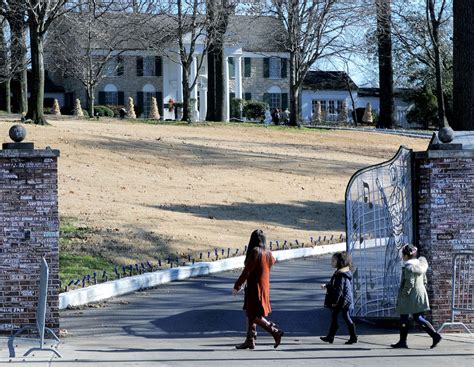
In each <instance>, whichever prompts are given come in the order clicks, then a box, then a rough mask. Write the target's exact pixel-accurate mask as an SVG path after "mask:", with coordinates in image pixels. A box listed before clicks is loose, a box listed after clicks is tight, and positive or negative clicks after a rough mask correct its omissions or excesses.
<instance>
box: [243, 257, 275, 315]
mask: <svg viewBox="0 0 474 367" xmlns="http://www.w3.org/2000/svg"><path fill="white" fill-rule="evenodd" d="M275 261H276V260H275V258H274V257H273V255H272V253H271V252H270V251H259V249H255V250H253V251H252V254H251V255H250V257H249V260H248V263H247V264H246V265H245V268H244V270H242V274H240V277H239V279H237V281H236V282H235V284H234V289H236V290H239V289H240V287H242V284H244V282H245V281H247V287H246V291H245V299H244V310H246V311H247V317H248V318H249V319H250V320H253V319H254V318H256V317H259V316H267V315H268V314H269V313H270V312H272V308H271V306H270V268H271V267H272V265H273V264H274V263H275Z"/></svg>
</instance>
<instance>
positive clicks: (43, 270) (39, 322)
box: [8, 257, 61, 358]
mask: <svg viewBox="0 0 474 367" xmlns="http://www.w3.org/2000/svg"><path fill="white" fill-rule="evenodd" d="M48 279H49V267H48V263H47V262H46V259H45V258H44V257H43V258H42V259H41V265H40V286H39V297H38V308H37V310H36V325H25V326H23V327H22V328H21V329H19V330H18V331H17V332H15V334H13V335H12V336H11V337H10V338H9V339H8V349H9V351H10V357H11V358H13V357H15V348H14V346H13V341H14V339H15V337H17V336H18V335H20V334H21V333H22V332H24V331H26V330H34V331H36V332H37V333H38V335H39V348H30V349H29V350H28V351H26V353H25V354H24V355H23V356H24V357H26V356H27V355H28V354H30V353H31V352H33V351H35V350H46V351H51V352H53V353H54V354H56V355H57V356H58V357H61V354H59V352H58V351H57V350H56V349H54V348H44V334H45V331H47V332H49V333H50V334H51V336H52V337H53V338H54V339H55V340H56V341H57V342H58V343H59V342H60V340H59V338H58V337H57V336H56V334H55V333H54V331H53V330H51V329H50V328H48V327H46V322H45V321H46V307H47V303H46V301H47V298H48Z"/></svg>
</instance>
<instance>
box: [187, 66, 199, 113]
mask: <svg viewBox="0 0 474 367" xmlns="http://www.w3.org/2000/svg"><path fill="white" fill-rule="evenodd" d="M189 74H190V75H189V84H192V83H193V82H194V79H196V75H197V58H196V57H193V62H192V63H191V72H190V73H189ZM198 82H199V80H198V81H196V84H195V85H194V88H193V89H192V90H191V95H190V97H191V98H193V99H194V101H195V102H194V107H193V109H192V110H191V111H190V112H191V114H192V117H193V119H194V120H196V119H197V118H198V117H197V110H198V105H197V95H198Z"/></svg>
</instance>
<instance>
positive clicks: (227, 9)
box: [206, 0, 235, 121]
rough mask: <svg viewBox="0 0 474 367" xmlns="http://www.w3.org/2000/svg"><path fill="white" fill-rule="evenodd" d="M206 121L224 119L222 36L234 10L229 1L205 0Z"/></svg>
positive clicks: (232, 3) (233, 4)
mask: <svg viewBox="0 0 474 367" xmlns="http://www.w3.org/2000/svg"><path fill="white" fill-rule="evenodd" d="M206 6H207V8H206V10H207V13H206V21H207V35H208V42H209V45H208V49H207V76H208V79H207V82H208V88H207V106H208V108H207V116H206V120H207V121H222V120H223V119H224V96H225V93H224V78H223V75H224V35H225V33H226V30H227V25H228V22H229V16H230V15H231V14H232V13H233V12H234V10H235V3H234V2H232V1H230V0H207V1H206Z"/></svg>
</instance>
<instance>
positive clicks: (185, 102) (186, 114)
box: [181, 65, 191, 121]
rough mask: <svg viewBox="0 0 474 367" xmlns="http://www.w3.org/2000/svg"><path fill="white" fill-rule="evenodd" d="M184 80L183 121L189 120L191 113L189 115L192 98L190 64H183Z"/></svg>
mask: <svg viewBox="0 0 474 367" xmlns="http://www.w3.org/2000/svg"><path fill="white" fill-rule="evenodd" d="M182 70H183V82H182V88H183V116H182V117H181V121H189V119H190V115H189V98H190V95H191V94H190V92H189V65H183V68H182Z"/></svg>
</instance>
